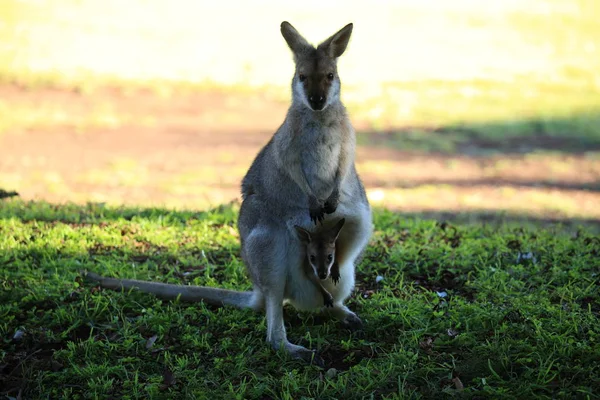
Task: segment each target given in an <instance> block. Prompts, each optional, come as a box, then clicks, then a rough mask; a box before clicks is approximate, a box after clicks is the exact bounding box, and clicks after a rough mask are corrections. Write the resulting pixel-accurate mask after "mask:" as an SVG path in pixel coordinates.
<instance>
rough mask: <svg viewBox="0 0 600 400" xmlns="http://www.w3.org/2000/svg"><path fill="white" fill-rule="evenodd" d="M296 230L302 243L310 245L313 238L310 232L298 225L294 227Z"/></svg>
mask: <svg viewBox="0 0 600 400" xmlns="http://www.w3.org/2000/svg"><path fill="white" fill-rule="evenodd" d="M294 228H296V232H297V233H298V238H300V241H301V242H302V243H310V240H311V237H310V232H309V231H307V230H306V229H304V228H301V227H299V226H298V225H294Z"/></svg>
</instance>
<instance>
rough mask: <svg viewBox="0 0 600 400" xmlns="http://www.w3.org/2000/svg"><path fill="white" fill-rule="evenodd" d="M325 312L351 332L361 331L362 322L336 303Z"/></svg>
mask: <svg viewBox="0 0 600 400" xmlns="http://www.w3.org/2000/svg"><path fill="white" fill-rule="evenodd" d="M325 312H326V313H327V314H329V315H331V316H332V317H334V318H335V319H337V320H339V321H340V322H341V324H342V326H343V327H344V328H347V329H350V330H351V331H352V332H355V331H359V330H362V329H363V322H362V320H361V319H360V318H359V317H358V315H356V314H355V313H353V312H352V311H350V309H349V308H348V307H346V306H345V305H343V304H340V303H336V304H334V305H333V308H326V309H325Z"/></svg>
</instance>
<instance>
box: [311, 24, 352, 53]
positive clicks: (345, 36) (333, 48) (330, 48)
mask: <svg viewBox="0 0 600 400" xmlns="http://www.w3.org/2000/svg"><path fill="white" fill-rule="evenodd" d="M353 26H354V25H353V24H352V23H350V24H348V25H346V26H345V27H343V28H342V29H340V30H339V31H338V32H337V33H336V34H335V35H333V36H331V37H330V38H329V39H327V40H325V41H324V42H323V43H321V44H320V45H319V47H318V48H319V49H323V50H324V51H325V52H326V53H327V55H328V56H329V57H331V58H338V57H339V56H341V55H342V54H344V51H346V47H347V46H348V42H349V41H350V35H351V34H352V27H353Z"/></svg>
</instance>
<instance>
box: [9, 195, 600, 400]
mask: <svg viewBox="0 0 600 400" xmlns="http://www.w3.org/2000/svg"><path fill="white" fill-rule="evenodd" d="M236 217H237V206H235V205H233V206H223V207H220V208H218V209H215V210H212V211H208V212H191V211H190V212H184V211H168V210H164V209H135V208H107V207H105V206H103V205H100V204H89V205H88V206H74V205H65V206H57V205H51V204H47V203H23V202H20V201H6V202H3V203H0V266H1V267H0V284H1V285H2V291H1V292H0V300H1V301H0V336H1V337H2V342H1V343H2V344H1V349H0V387H2V388H3V389H2V390H3V391H4V392H3V393H4V394H6V393H7V392H6V391H9V392H8V393H7V394H8V396H12V397H17V394H18V392H19V389H22V390H23V392H22V396H23V398H32V399H34V398H35V399H37V398H52V399H59V398H65V399H67V398H68V399H78V398H90V399H91V398H99V399H102V398H174V399H182V398H211V399H220V398H227V399H229V398H283V399H292V398H294V399H300V398H320V399H324V398H344V399H346V398H372V397H371V396H374V397H375V398H381V397H386V398H447V397H461V398H463V397H465V398H495V399H498V398H507V399H508V398H528V397H530V398H569V399H570V398H598V393H599V391H600V382H599V380H598V376H600V366H599V364H598V360H599V359H600V324H599V323H598V318H599V312H600V297H599V288H600V286H599V284H600V278H599V276H598V271H599V270H600V268H598V267H599V266H598V259H599V255H600V254H599V253H598V249H599V248H600V246H599V245H598V240H599V239H598V237H597V236H593V234H592V233H591V232H590V231H587V230H586V229H585V228H582V229H580V230H577V231H576V232H577V233H576V234H574V233H573V230H570V231H567V230H563V229H561V226H560V225H551V226H544V227H541V226H539V227H536V225H532V224H521V223H516V222H511V223H505V224H490V223H481V222H473V221H471V222H470V223H464V224H463V223H460V222H457V223H455V224H453V225H451V224H441V223H438V222H436V221H434V220H431V219H420V218H415V217H414V216H407V215H401V214H394V213H391V212H386V211H381V210H378V211H376V212H375V215H374V217H375V227H376V229H375V234H374V236H373V239H372V241H371V244H370V246H369V247H368V250H367V251H366V254H365V257H364V259H363V261H362V262H361V264H360V266H359V267H358V271H357V284H358V286H357V291H356V293H355V294H354V295H353V297H352V299H351V300H350V302H349V305H350V307H351V308H352V309H353V310H355V311H356V312H357V313H358V314H359V315H360V316H361V317H362V318H363V320H364V322H365V330H364V332H362V333H355V334H352V333H350V332H348V331H346V330H344V329H342V328H341V327H339V326H338V325H337V324H336V323H335V322H333V321H330V320H327V319H324V318H322V317H319V316H317V315H314V314H310V313H297V312H296V311H293V310H292V309H286V322H287V325H288V335H289V338H290V340H291V341H293V342H295V343H299V344H302V345H304V346H308V347H311V348H315V349H318V350H319V351H320V352H321V354H322V355H323V357H324V359H325V360H326V362H327V363H328V364H329V367H331V368H335V371H333V370H331V371H329V372H327V371H326V370H320V369H318V368H317V367H314V366H306V365H303V364H301V363H299V362H295V361H291V360H289V359H287V358H286V357H285V356H284V355H282V354H278V353H276V352H274V351H273V350H271V349H270V348H269V347H268V346H267V345H266V343H265V321H264V318H263V316H262V315H260V314H254V313H253V312H250V311H240V310H235V309H231V308H213V307H208V306H205V305H203V304H184V303H178V302H166V301H160V300H158V299H156V298H155V297H153V296H151V295H144V294H141V293H136V292H131V293H119V292H113V291H105V290H99V289H98V288H96V287H94V286H92V285H90V284H88V283H86V282H83V281H82V280H81V279H80V277H79V275H78V271H79V270H81V269H88V270H90V271H94V272H97V273H101V274H104V275H109V276H119V277H128V278H139V279H148V280H157V281H165V282H172V283H189V284H198V285H211V286H224V287H230V288H239V289H248V288H249V287H250V283H249V281H248V279H247V278H246V277H245V273H244V267H243V264H242V262H241V260H240V258H239V242H238V237H237V234H236V229H235V221H236ZM519 255H521V256H519ZM378 275H381V276H383V277H384V280H383V281H382V282H381V283H376V281H375V279H376V277H377V276H378ZM444 291H445V292H446V293H447V294H448V296H447V297H440V296H439V295H438V292H439V293H441V292H444ZM16 332H19V335H20V334H22V336H21V337H20V338H17V339H14V338H13V337H14V335H15V333H16ZM17 336H18V335H17ZM149 339H150V340H149ZM154 339H155V341H154V342H153V340H154ZM460 387H464V389H462V390H459V388H460Z"/></svg>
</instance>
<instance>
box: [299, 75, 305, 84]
mask: <svg viewBox="0 0 600 400" xmlns="http://www.w3.org/2000/svg"><path fill="white" fill-rule="evenodd" d="M298 79H300V82H304V80H305V79H306V76H305V75H304V74H300V75H298Z"/></svg>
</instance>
